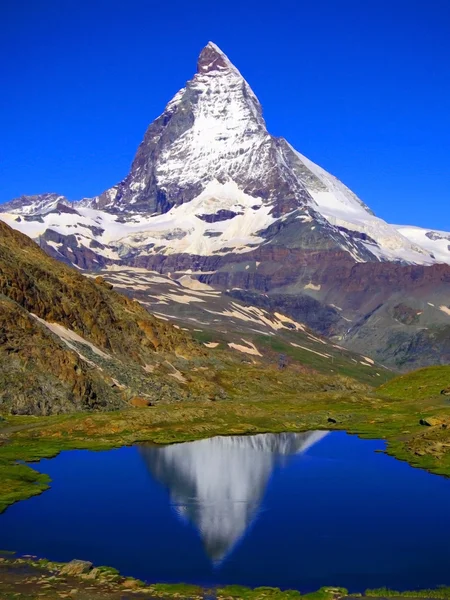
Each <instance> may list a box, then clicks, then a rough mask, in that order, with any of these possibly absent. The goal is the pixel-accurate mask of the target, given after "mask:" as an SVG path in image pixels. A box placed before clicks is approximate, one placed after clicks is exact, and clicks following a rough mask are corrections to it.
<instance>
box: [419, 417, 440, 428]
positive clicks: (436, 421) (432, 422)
mask: <svg viewBox="0 0 450 600" xmlns="http://www.w3.org/2000/svg"><path fill="white" fill-rule="evenodd" d="M420 424H421V425H425V426H427V427H438V426H441V427H445V426H446V422H445V420H444V419H440V418H438V417H426V418H425V419H420Z"/></svg>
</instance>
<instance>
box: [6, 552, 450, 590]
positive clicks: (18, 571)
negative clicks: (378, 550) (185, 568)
mask: <svg viewBox="0 0 450 600" xmlns="http://www.w3.org/2000/svg"><path fill="white" fill-rule="evenodd" d="M80 592H81V593H82V594H83V593H88V594H89V595H88V596H87V597H88V598H90V599H92V600H123V599H124V598H134V599H139V600H140V599H144V598H147V599H148V598H168V599H169V598H192V599H194V600H203V599H204V598H216V599H217V600H301V599H304V600H343V599H346V598H351V597H353V598H357V597H359V598H430V599H431V598H436V599H439V600H448V599H449V598H450V587H438V588H436V589H432V590H412V591H403V592H399V591H395V590H390V589H386V588H379V589H367V590H365V591H364V592H362V593H354V594H349V592H348V590H347V589H345V588H341V587H333V586H326V587H322V588H320V589H319V590H317V591H315V592H309V593H305V594H302V593H301V592H299V591H298V590H292V589H289V590H281V589H280V588H276V587H268V586H262V587H257V588H248V587H245V586H240V585H228V586H220V585H219V586H215V587H214V588H203V587H200V586H196V585H193V584H184V583H176V584H167V583H149V582H144V581H141V580H140V579H135V578H134V577H126V576H122V575H121V574H120V573H119V571H117V569H114V568H112V567H104V566H101V567H96V566H94V565H92V564H91V563H83V561H76V560H74V561H71V562H69V563H63V562H52V561H48V560H46V559H38V558H37V557H16V556H12V555H11V553H8V552H0V597H1V598H15V599H16V600H30V599H31V598H35V597H36V596H39V597H43V598H47V599H48V600H50V599H56V598H61V597H62V598H71V597H78V594H79V593H80ZM124 593H126V594H127V595H126V596H124V595H123V594H124ZM128 594H130V595H129V596H128ZM83 597H85V596H83Z"/></svg>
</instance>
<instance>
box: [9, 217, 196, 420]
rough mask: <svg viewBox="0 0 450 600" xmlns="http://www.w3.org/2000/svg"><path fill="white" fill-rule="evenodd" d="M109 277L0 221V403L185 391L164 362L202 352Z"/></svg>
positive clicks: (119, 402)
mask: <svg viewBox="0 0 450 600" xmlns="http://www.w3.org/2000/svg"><path fill="white" fill-rule="evenodd" d="M111 287H112V286H110V285H109V284H107V283H106V282H105V281H104V280H102V279H101V278H98V279H97V280H96V281H93V280H91V279H88V278H86V277H84V276H83V275H80V274H79V273H77V272H76V271H75V270H74V269H72V268H69V267H67V266H66V265H63V264H62V263H59V262H57V261H55V260H54V259H52V258H50V257H49V256H47V255H46V254H45V253H44V252H43V251H42V250H40V249H39V248H38V247H37V246H36V244H35V243H34V242H32V241H31V240H30V239H29V238H27V237H26V236H24V235H22V234H20V233H18V232H16V231H14V230H12V229H10V228H9V227H8V226H7V225H5V224H4V223H2V222H0V304H1V311H0V342H1V343H0V356H1V360H0V364H1V368H0V408H1V407H3V408H4V407H6V408H7V409H8V410H11V411H12V412H14V413H19V414H28V413H33V414H51V413H57V412H71V411H73V410H74V409H78V410H80V409H87V410H89V409H98V408H101V409H107V408H110V409H111V408H120V407H123V406H126V404H127V403H128V402H129V401H130V400H131V399H132V398H133V396H136V395H142V397H143V398H144V399H147V401H148V402H150V400H154V399H158V398H159V397H161V396H165V397H166V399H169V398H171V397H172V398H174V399H177V398H178V399H181V398H183V397H184V396H186V392H185V391H183V390H182V389H180V388H182V387H183V386H181V385H180V384H179V383H177V381H176V379H174V378H173V374H177V373H178V371H177V370H176V368H175V367H173V366H172V365H171V364H170V363H167V364H166V365H164V363H165V362H167V359H168V358H170V357H173V358H175V357H176V354H179V355H182V354H183V355H185V356H186V357H187V358H190V357H192V358H196V357H199V358H201V357H202V356H203V355H204V354H205V352H204V351H202V350H201V348H200V347H199V346H198V344H196V343H195V342H193V341H192V340H191V339H190V338H189V337H187V336H186V335H185V334H184V333H183V332H182V331H180V330H177V329H175V328H174V327H172V326H171V325H169V324H167V323H164V322H162V321H160V320H158V319H156V318H154V317H152V316H151V315H150V314H149V313H148V312H147V311H146V310H145V309H144V308H143V307H142V306H141V305H140V304H139V303H137V302H135V301H132V300H129V299H128V298H126V297H124V296H121V295H120V294H117V293H116V292H114V291H112V290H111ZM153 372H155V373H156V372H157V375H154V374H153ZM177 376H178V375H177ZM178 377H181V375H179V376H178ZM148 402H147V403H148Z"/></svg>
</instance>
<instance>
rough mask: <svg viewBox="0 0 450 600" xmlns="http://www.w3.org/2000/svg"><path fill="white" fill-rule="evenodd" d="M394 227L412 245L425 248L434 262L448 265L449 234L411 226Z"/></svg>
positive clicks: (449, 258) (449, 251)
mask: <svg viewBox="0 0 450 600" xmlns="http://www.w3.org/2000/svg"><path fill="white" fill-rule="evenodd" d="M394 227H395V228H396V229H397V231H398V232H399V233H400V234H401V235H402V236H404V237H406V238H408V239H409V240H410V241H411V242H412V243H413V244H417V245H418V246H421V247H422V248H425V249H426V250H427V251H428V252H429V253H430V254H431V255H432V256H433V258H434V260H435V262H440V263H449V264H450V232H448V231H437V230H435V229H424V228H422V227H414V226H411V225H394Z"/></svg>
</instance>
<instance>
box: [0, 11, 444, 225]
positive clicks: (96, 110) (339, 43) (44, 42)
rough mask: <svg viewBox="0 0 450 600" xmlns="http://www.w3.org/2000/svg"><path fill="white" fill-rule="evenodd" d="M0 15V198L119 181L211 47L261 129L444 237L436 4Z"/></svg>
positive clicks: (73, 195) (388, 209)
mask: <svg viewBox="0 0 450 600" xmlns="http://www.w3.org/2000/svg"><path fill="white" fill-rule="evenodd" d="M0 4H1V5H0V21H1V23H2V36H1V38H0V51H1V56H2V61H1V63H0V81H1V82H2V86H1V90H2V93H1V95H0V131H1V144H0V202H2V201H6V200H9V199H11V198H13V197H15V196H18V195H20V194H31V193H41V192H45V191H56V192H59V193H61V194H64V195H66V196H68V197H69V198H70V199H78V198H81V197H84V196H92V195H95V194H98V193H100V192H102V191H103V190H104V189H106V188H108V187H109V186H111V185H113V184H114V183H116V182H117V181H119V180H120V179H121V178H123V177H124V176H125V175H126V173H127V172H128V169H129V166H130V163H131V161H132V159H133V156H134V153H135V151H136V149H137V146H138V144H139V142H140V141H141V139H142V137H143V134H144V132H145V129H146V127H147V126H148V124H149V123H150V122H151V121H152V120H153V119H154V118H155V117H156V116H158V115H159V114H160V113H161V112H162V111H163V109H164V107H165V105H166V103H167V102H168V101H169V100H170V98H171V97H172V96H173V95H174V93H175V92H176V91H177V90H178V89H179V88H180V87H182V86H183V85H184V83H185V81H186V80H187V79H189V78H190V77H192V75H193V73H194V71H195V63H196V60H197V56H198V54H199V52H200V50H201V48H202V47H203V46H204V45H205V44H206V43H207V42H208V40H212V41H214V42H216V43H217V44H218V45H219V46H220V47H221V48H222V50H223V51H224V52H225V53H226V54H227V55H228V56H229V58H230V59H231V60H232V61H233V62H234V63H235V65H236V66H237V67H238V68H239V70H240V71H241V72H242V74H243V75H244V76H245V78H246V79H247V80H248V82H249V83H250V85H251V86H252V88H253V89H254V91H255V92H256V94H257V95H258V97H259V99H260V101H261V103H262V105H263V108H264V116H265V118H266V121H267V125H268V129H269V131H270V132H271V133H273V134H275V135H282V136H283V137H286V138H287V139H288V140H289V141H290V142H291V143H292V144H293V145H294V146H295V147H296V148H297V149H298V150H299V151H300V152H302V153H303V154H305V155H306V156H308V157H309V158H311V159H312V160H314V161H315V162H317V163H319V164H320V165H321V166H323V167H325V168H326V169H327V170H329V171H331V172H332V173H333V174H335V175H336V176H338V177H339V178H340V179H342V180H343V181H344V182H345V183H346V184H347V185H349V187H351V188H352V189H353V190H354V191H355V192H356V193H357V194H358V195H359V196H360V197H361V198H362V199H363V200H364V201H365V202H366V203H367V204H369V206H371V208H372V209H373V210H374V211H375V212H376V213H377V214H378V215H379V216H381V217H383V218H385V219H386V220H388V221H390V222H394V223H411V224H417V225H422V226H427V227H434V228H442V229H450V210H449V200H450V164H449V157H450V2H448V0H427V2H423V0H408V1H407V0H405V1H404V0H389V1H387V0H376V1H375V0H365V1H364V2H362V1H361V0H314V1H312V0H308V1H305V0H296V1H295V0H292V1H288V0H277V1H276V2H274V1H273V0H258V1H255V0H226V1H224V2H213V1H211V0H208V1H205V0H197V1H196V0H191V1H190V2H186V0H170V1H166V2H155V1H152V0H121V1H117V0H104V1H103V0H76V1H73V0H3V1H2V2H1V3H0Z"/></svg>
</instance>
